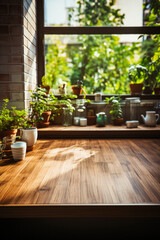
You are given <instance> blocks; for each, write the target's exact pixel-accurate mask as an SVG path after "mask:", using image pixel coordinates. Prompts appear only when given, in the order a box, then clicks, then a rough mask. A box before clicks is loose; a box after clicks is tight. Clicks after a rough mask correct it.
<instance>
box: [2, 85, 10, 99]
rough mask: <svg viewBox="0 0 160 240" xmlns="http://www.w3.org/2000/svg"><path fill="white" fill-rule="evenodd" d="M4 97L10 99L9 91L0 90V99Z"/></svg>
mask: <svg viewBox="0 0 160 240" xmlns="http://www.w3.org/2000/svg"><path fill="white" fill-rule="evenodd" d="M0 86H1V85H0ZM6 98H8V99H9V100H10V99H11V94H10V92H0V101H2V100H3V99H6Z"/></svg>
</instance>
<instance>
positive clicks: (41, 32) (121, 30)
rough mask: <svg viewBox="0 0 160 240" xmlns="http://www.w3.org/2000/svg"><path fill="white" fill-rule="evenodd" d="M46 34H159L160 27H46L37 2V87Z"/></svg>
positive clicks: (41, 3)
mask: <svg viewBox="0 0 160 240" xmlns="http://www.w3.org/2000/svg"><path fill="white" fill-rule="evenodd" d="M47 34H53V35H62V34H63V35H65V34H71V35H74V34H76V35H80V34H97V35H100V34H160V26H149V27H147V26H134V27H127V26H125V27H118V26H116V27H105V26H104V27H97V26H95V27H94V26H91V27H88V26H86V27H81V26H76V27H72V26H71V27H70V26H69V27H66V26H64V27H62V26H56V27H52V26H51V27H48V26H45V25H44V0H37V56H38V57H37V71H38V74H37V76H38V85H41V79H42V77H43V76H44V74H45V56H44V53H45V51H44V47H45V44H44V37H45V35H47Z"/></svg>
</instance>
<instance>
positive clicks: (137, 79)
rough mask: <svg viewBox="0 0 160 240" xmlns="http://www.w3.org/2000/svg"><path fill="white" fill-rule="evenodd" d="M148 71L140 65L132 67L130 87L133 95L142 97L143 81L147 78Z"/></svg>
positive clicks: (130, 69) (129, 72) (130, 70)
mask: <svg viewBox="0 0 160 240" xmlns="http://www.w3.org/2000/svg"><path fill="white" fill-rule="evenodd" d="M147 74H148V70H147V68H146V67H143V66H141V65H139V64H137V65H132V66H131V67H130V68H129V71H128V77H129V79H130V81H131V83H130V85H129V87H130V90H131V95H141V94H142V88H143V81H144V80H145V79H146V78H147Z"/></svg>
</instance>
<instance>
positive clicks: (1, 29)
mask: <svg viewBox="0 0 160 240" xmlns="http://www.w3.org/2000/svg"><path fill="white" fill-rule="evenodd" d="M3 34H9V26H7V25H0V35H3Z"/></svg>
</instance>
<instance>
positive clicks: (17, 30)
mask: <svg viewBox="0 0 160 240" xmlns="http://www.w3.org/2000/svg"><path fill="white" fill-rule="evenodd" d="M10 33H11V35H21V36H22V34H23V27H22V26H21V25H15V26H14V25H11V26H10Z"/></svg>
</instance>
